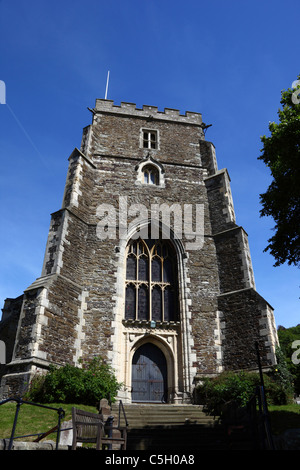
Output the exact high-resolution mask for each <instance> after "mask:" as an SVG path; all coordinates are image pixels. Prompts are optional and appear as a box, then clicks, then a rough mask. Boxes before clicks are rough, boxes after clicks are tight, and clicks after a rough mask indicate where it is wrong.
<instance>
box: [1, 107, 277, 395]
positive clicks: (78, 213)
mask: <svg viewBox="0 0 300 470" xmlns="http://www.w3.org/2000/svg"><path fill="white" fill-rule="evenodd" d="M143 128H146V129H152V130H155V131H156V132H157V135H158V147H157V149H153V150H152V149H151V150H148V149H144V148H143V147H142V146H141V145H140V142H141V141H140V139H141V129H143ZM146 161H152V162H155V164H156V165H157V168H159V171H160V172H161V176H162V181H163V182H162V184H160V185H158V186H155V185H143V184H142V182H141V180H140V179H139V169H140V167H141V165H142V164H143V163H144V162H146ZM120 196H121V197H123V198H126V203H127V208H130V207H132V205H133V204H143V205H144V206H145V207H146V208H147V210H148V215H149V214H151V212H150V209H151V207H152V205H153V204H158V205H161V204H163V203H165V204H168V205H169V206H171V205H172V204H176V203H179V204H180V205H181V207H183V205H184V204H190V205H192V206H193V207H194V208H195V207H196V205H197V204H201V205H202V206H203V210H204V223H203V230H202V228H201V230H202V233H201V235H202V237H203V245H202V246H201V249H197V250H193V249H191V248H187V247H188V245H187V242H188V241H189V240H188V239H187V235H188V234H186V233H183V236H182V239H181V240H180V241H178V242H176V243H177V248H176V250H177V257H178V259H177V262H178V273H179V286H180V289H179V290H180V292H179V304H180V305H179V306H180V322H179V323H178V324H176V325H161V326H160V329H158V330H157V331H156V332H151V334H152V336H151V338H152V341H153V342H155V341H157V342H159V341H161V344H162V345H163V346H162V347H163V348H165V349H164V351H166V352H168V351H170V353H169V354H170V356H169V358H168V361H169V362H168V364H171V365H172V367H173V368H174V371H173V378H172V380H173V382H172V387H173V389H174V390H175V391H174V390H173V392H172V393H173V395H174V396H175V394H177V396H178V397H179V396H184V394H185V393H186V394H189V393H191V389H192V386H193V382H194V381H195V379H197V378H201V376H203V375H215V374H217V373H219V372H220V371H221V370H223V369H224V368H225V369H226V368H233V369H239V368H249V367H254V358H253V357H252V356H251V355H250V356H249V350H250V349H251V347H252V345H253V344H254V341H255V340H256V339H257V338H258V339H259V341H260V344H261V345H262V352H263V358H262V360H263V364H264V365H265V366H268V365H270V364H271V363H272V361H273V360H274V355H273V352H272V351H273V349H274V344H275V341H276V332H275V333H274V328H273V326H272V325H271V324H272V318H273V317H272V311H271V308H270V306H268V305H267V303H266V302H265V301H263V300H262V299H261V297H260V296H258V294H257V293H256V291H255V286H254V277H253V269H252V266H251V256H250V251H249V247H248V241H247V234H246V233H245V231H244V230H243V229H242V228H241V227H239V226H238V225H237V224H236V221H235V214H234V208H233V201H232V196H231V191H230V178H229V175H228V173H227V171H226V170H218V168H217V161H216V155H215V149H214V147H213V145H212V144H211V143H210V142H205V140H204V135H203V130H202V118H201V115H200V114H198V113H191V112H187V113H186V114H185V115H184V116H183V115H180V114H179V112H178V111H177V110H170V109H165V110H164V112H159V111H158V110H157V108H156V107H149V106H144V107H143V109H136V107H135V105H133V104H131V103H122V104H121V106H115V105H114V103H113V102H111V101H108V100H97V101H96V105H95V108H94V110H93V122H92V124H91V125H90V126H87V127H86V128H84V130H83V137H82V144H81V148H80V150H78V149H74V151H73V152H72V154H71V155H70V158H69V169H68V174H67V178H66V185H65V191H64V195H63V203H62V208H61V209H60V210H58V211H56V212H54V213H53V214H52V216H51V221H50V228H49V235H48V241H47V245H46V250H45V259H44V264H43V268H42V274H41V277H40V278H38V279H37V280H36V281H35V282H34V283H33V284H32V285H31V286H29V287H28V288H27V289H25V293H24V302H23V307H22V311H21V313H20V318H19V323H18V332H17V337H16V341H15V353H14V355H13V356H12V357H11V361H10V363H9V364H8V365H7V368H6V375H5V377H4V378H3V381H2V389H3V390H4V389H5V390H6V393H11V392H12V391H13V390H14V389H17V388H18V387H19V388H20V383H23V384H24V383H25V382H26V380H27V381H28V377H30V376H32V374H33V373H34V372H35V371H36V370H38V369H45V368H47V366H48V365H49V364H50V363H54V364H64V363H66V362H68V363H72V364H78V359H79V358H80V357H81V358H84V359H89V358H92V357H93V356H95V355H100V356H102V357H103V358H104V359H105V360H107V361H109V362H110V363H111V364H112V365H113V366H114V367H115V368H116V370H117V374H118V377H120V378H121V379H122V380H123V376H124V379H126V380H127V383H129V382H128V381H129V378H128V373H129V372H128V371H130V367H129V368H128V362H129V361H130V357H131V356H130V354H129V349H130V347H131V344H133V343H134V341H137V344H138V341H141V340H142V338H143V336H145V335H146V334H149V332H148V333H147V331H148V329H147V328H148V327H147V326H146V327H142V326H141V325H135V324H133V325H131V326H130V327H128V325H126V324H125V323H124V317H123V312H124V292H125V283H124V281H125V275H124V266H125V261H126V257H125V248H126V240H120V238H119V230H120V228H121V227H120V226H119V222H120V216H124V206H122V207H121V209H120V206H119V203H120ZM103 204H107V205H111V206H113V207H114V208H115V221H116V237H115V238H111V239H105V240H103V239H101V238H99V232H97V230H99V229H103V225H101V217H100V216H99V207H103V206H102V205H103ZM102 216H103V214H102ZM136 217H137V214H134V213H133V214H131V215H130V214H129V213H128V214H127V218H126V223H127V224H128V226H129V225H130V224H131V223H132V222H134V221H135V219H136ZM192 222H193V227H195V225H196V215H195V211H194V212H193V214H192ZM174 243H175V241H174ZM247 289H248V290H247ZM266 319H267V323H266ZM0 331H1V324H0ZM125 338H126V339H125ZM171 351H172V352H171ZM125 363H126V364H127V365H126V364H125ZM126 367H127V369H124V368H126ZM126 374H127V375H126ZM18 384H19V385H18ZM175 392H176V393H175Z"/></svg>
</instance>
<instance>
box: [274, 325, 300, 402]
mask: <svg viewBox="0 0 300 470" xmlns="http://www.w3.org/2000/svg"><path fill="white" fill-rule="evenodd" d="M278 339H279V343H280V348H281V350H282V353H283V355H284V357H285V360H286V364H287V367H288V369H289V371H290V373H291V374H292V377H293V382H294V389H295V393H296V394H297V395H300V364H299V363H298V360H297V361H295V359H294V354H295V353H297V349H299V346H297V348H296V349H295V347H294V345H295V342H298V341H300V324H299V325H297V326H293V327H291V328H284V327H283V326H279V327H278ZM298 344H299V343H298ZM297 359H298V355H297Z"/></svg>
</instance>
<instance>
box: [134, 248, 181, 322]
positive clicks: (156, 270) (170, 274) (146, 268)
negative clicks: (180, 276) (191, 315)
mask: <svg viewBox="0 0 300 470" xmlns="http://www.w3.org/2000/svg"><path fill="white" fill-rule="evenodd" d="M177 292H178V290H177V268H176V253H175V250H174V248H173V247H172V245H171V243H170V242H169V241H168V240H142V239H138V240H132V241H130V243H129V244H128V247H127V259H126V298H125V319H126V320H145V321H151V320H154V321H158V322H170V321H177V319H178V294H177Z"/></svg>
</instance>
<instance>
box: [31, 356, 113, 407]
mask: <svg viewBox="0 0 300 470" xmlns="http://www.w3.org/2000/svg"><path fill="white" fill-rule="evenodd" d="M120 387H121V384H120V383H118V382H117V379H116V377H115V375H114V373H113V370H112V368H111V367H110V366H109V365H108V364H106V363H105V362H104V361H103V360H102V358H100V357H95V358H93V359H92V360H91V361H89V362H86V363H83V364H82V368H79V367H75V366H71V365H70V364H66V365H65V366H63V367H55V366H52V365H51V366H50V367H49V371H48V372H47V374H45V375H41V374H39V375H36V376H35V377H34V378H33V380H32V381H31V383H30V386H29V389H28V391H27V393H26V394H25V397H24V398H26V399H28V400H31V401H37V402H39V403H74V404H84V405H92V406H96V405H97V404H98V403H99V401H100V399H101V398H107V399H109V400H111V401H114V399H115V396H116V395H117V392H118V390H119V389H120Z"/></svg>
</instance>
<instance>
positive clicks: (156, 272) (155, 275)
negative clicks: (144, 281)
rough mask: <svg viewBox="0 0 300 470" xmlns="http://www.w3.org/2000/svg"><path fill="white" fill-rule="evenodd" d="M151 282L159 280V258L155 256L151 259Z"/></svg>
mask: <svg viewBox="0 0 300 470" xmlns="http://www.w3.org/2000/svg"><path fill="white" fill-rule="evenodd" d="M151 269H152V282H161V260H160V259H159V258H157V257H155V258H153V259H152V265H151Z"/></svg>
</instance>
